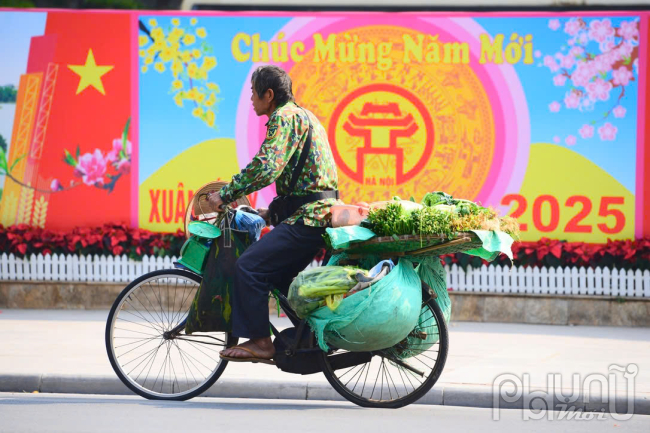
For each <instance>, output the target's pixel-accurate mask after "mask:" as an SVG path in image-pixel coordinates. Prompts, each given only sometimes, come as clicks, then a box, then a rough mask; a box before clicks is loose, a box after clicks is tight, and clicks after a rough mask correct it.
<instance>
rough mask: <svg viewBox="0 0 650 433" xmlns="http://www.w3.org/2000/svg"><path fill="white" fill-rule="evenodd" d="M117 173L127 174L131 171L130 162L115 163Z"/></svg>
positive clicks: (125, 160)
mask: <svg viewBox="0 0 650 433" xmlns="http://www.w3.org/2000/svg"><path fill="white" fill-rule="evenodd" d="M117 171H119V172H120V173H122V174H129V171H131V161H129V160H128V159H122V160H120V162H118V163H117Z"/></svg>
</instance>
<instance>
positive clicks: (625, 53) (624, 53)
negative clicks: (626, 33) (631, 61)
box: [618, 42, 634, 59]
mask: <svg viewBox="0 0 650 433" xmlns="http://www.w3.org/2000/svg"><path fill="white" fill-rule="evenodd" d="M632 51H634V46H632V44H631V43H629V42H623V43H622V44H621V46H620V47H619V48H618V54H619V55H620V58H621V59H622V58H625V57H631V56H632Z"/></svg>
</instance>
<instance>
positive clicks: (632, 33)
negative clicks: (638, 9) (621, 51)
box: [618, 21, 639, 40]
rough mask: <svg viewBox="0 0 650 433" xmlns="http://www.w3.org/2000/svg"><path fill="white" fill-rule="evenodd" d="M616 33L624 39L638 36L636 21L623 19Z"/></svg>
mask: <svg viewBox="0 0 650 433" xmlns="http://www.w3.org/2000/svg"><path fill="white" fill-rule="evenodd" d="M618 35H619V36H620V37H622V38H623V39H625V40H630V39H634V38H638V37H639V28H638V27H637V22H636V21H623V22H622V23H621V27H620V28H619V29H618Z"/></svg>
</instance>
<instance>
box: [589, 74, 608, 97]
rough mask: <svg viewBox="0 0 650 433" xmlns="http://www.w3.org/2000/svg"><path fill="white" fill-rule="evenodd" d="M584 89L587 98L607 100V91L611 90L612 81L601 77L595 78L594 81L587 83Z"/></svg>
mask: <svg viewBox="0 0 650 433" xmlns="http://www.w3.org/2000/svg"><path fill="white" fill-rule="evenodd" d="M586 89H587V93H588V94H589V99H591V100H593V101H596V100H601V101H607V100H608V99H609V92H610V91H611V90H612V83H610V82H609V81H605V80H603V79H602V78H597V79H596V80H595V81H592V82H590V83H589V84H587V86H586Z"/></svg>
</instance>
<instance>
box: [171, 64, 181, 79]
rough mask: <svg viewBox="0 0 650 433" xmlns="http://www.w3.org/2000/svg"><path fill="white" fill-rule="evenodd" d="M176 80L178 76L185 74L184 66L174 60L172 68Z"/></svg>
mask: <svg viewBox="0 0 650 433" xmlns="http://www.w3.org/2000/svg"><path fill="white" fill-rule="evenodd" d="M171 70H172V73H173V74H174V78H178V74H180V73H181V72H183V64H182V63H181V62H180V61H179V60H174V61H173V62H172V67H171Z"/></svg>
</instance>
